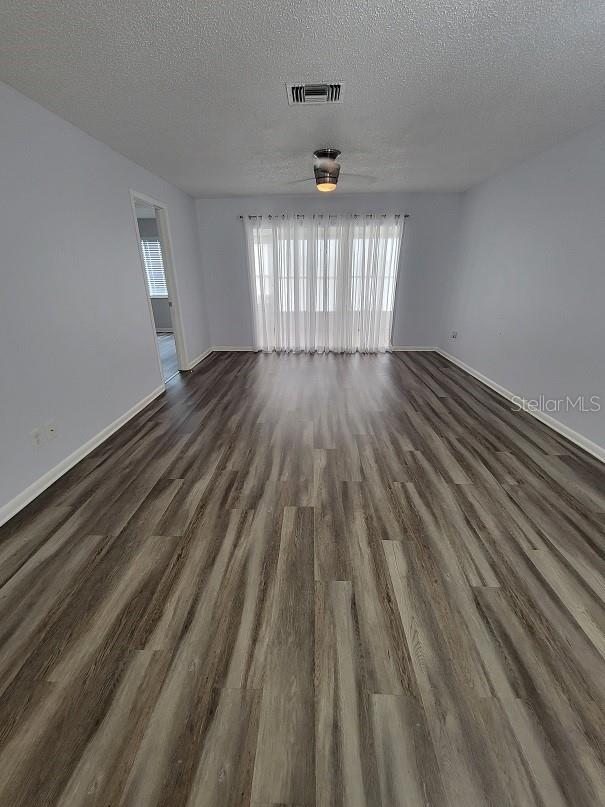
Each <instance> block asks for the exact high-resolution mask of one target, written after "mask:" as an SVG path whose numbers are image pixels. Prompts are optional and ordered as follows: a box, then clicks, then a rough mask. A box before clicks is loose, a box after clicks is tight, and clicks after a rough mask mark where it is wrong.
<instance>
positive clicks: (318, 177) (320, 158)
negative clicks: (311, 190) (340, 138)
mask: <svg viewBox="0 0 605 807" xmlns="http://www.w3.org/2000/svg"><path fill="white" fill-rule="evenodd" d="M339 155H340V151H339V150H338V149H332V148H329V149H318V150H317V151H315V152H314V153H313V159H314V161H315V165H314V166H313V173H314V174H315V187H316V188H317V190H318V191H321V192H322V193H329V192H330V191H333V190H336V185H337V184H338V176H339V174H340V164H339V163H337V162H336V159H337V158H338V156H339Z"/></svg>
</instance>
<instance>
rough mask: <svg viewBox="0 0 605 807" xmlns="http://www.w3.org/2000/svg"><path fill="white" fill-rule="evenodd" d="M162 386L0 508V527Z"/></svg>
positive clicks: (121, 424) (138, 408)
mask: <svg viewBox="0 0 605 807" xmlns="http://www.w3.org/2000/svg"><path fill="white" fill-rule="evenodd" d="M164 389H165V387H164V385H163V384H162V386H161V387H156V389H154V391H153V392H150V393H149V395H146V396H145V397H144V398H143V399H142V400H141V401H139V402H138V403H136V404H135V405H134V406H132V407H131V408H130V409H129V410H128V412H125V413H124V414H123V415H120V417H119V418H117V419H116V420H114V421H113V423H110V424H109V426H106V428H104V429H103V430H102V431H100V432H99V433H98V434H95V436H94V437H91V439H90V440H88V442H86V443H84V445H83V446H80V448H77V449H76V450H75V451H74V452H73V453H72V454H70V455H69V457H66V458H65V459H64V460H62V461H61V462H60V463H59V464H58V465H55V467H54V468H51V469H50V471H47V472H46V473H45V474H43V475H42V476H41V477H40V478H39V479H36V481H35V482H33V483H32V484H31V485H30V486H29V487H28V488H26V489H25V490H24V491H22V492H21V493H19V494H18V495H17V496H15V498H14V499H11V501H10V502H8V503H7V504H5V505H3V506H2V507H0V525H2V524H4V523H5V522H6V521H8V520H9V518H12V517H13V516H14V515H16V514H17V513H18V512H19V510H22V509H23V508H24V507H25V506H26V505H28V504H29V503H30V502H31V501H33V500H34V499H35V498H36V496H39V495H40V494H41V493H43V492H44V491H45V490H46V488H48V487H50V485H52V484H53V482H56V481H57V479H59V477H61V476H63V474H65V473H67V471H69V470H70V468H73V467H74V465H77V463H78V462H80V460H83V459H84V457H86V456H87V455H88V454H90V452H91V451H93V450H94V449H95V448H96V447H97V446H99V445H101V443H103V442H104V441H105V440H107V438H108V437H111V435H112V434H113V433H114V432H117V430H118V429H120V428H121V427H122V426H123V425H124V424H125V423H127V422H128V421H129V420H131V419H132V418H133V417H134V416H135V415H138V413H139V412H140V411H141V410H142V409H145V407H146V406H148V405H149V404H150V403H151V402H152V401H153V400H155V398H157V397H158V395H161V394H162V393H163V392H164Z"/></svg>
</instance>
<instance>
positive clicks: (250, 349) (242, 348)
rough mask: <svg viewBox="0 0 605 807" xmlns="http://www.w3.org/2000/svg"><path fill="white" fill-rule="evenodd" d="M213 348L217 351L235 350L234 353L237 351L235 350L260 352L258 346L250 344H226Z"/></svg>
mask: <svg viewBox="0 0 605 807" xmlns="http://www.w3.org/2000/svg"><path fill="white" fill-rule="evenodd" d="M212 350H215V351H216V352H217V353H223V352H225V351H226V352H229V353H231V352H233V353H235V352H244V353H258V348H256V347H250V346H248V347H241V346H237V345H226V346H223V347H213V348H212Z"/></svg>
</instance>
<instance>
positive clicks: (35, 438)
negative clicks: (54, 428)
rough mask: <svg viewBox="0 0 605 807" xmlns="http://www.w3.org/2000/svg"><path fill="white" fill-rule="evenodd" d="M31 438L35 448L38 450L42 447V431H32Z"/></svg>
mask: <svg viewBox="0 0 605 807" xmlns="http://www.w3.org/2000/svg"><path fill="white" fill-rule="evenodd" d="M29 436H30V437H31V440H32V445H33V446H36V448H37V447H38V446H40V445H42V433H41V432H40V429H32V431H31V432H30V433H29Z"/></svg>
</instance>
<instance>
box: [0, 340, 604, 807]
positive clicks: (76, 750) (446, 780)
mask: <svg viewBox="0 0 605 807" xmlns="http://www.w3.org/2000/svg"><path fill="white" fill-rule="evenodd" d="M604 527H605V475H604V473H603V466H602V465H600V464H599V463H598V462H597V461H596V460H592V459H591V458H590V457H588V456H587V455H585V454H583V453H582V452H580V451H579V450H578V449H576V448H575V447H574V446H572V445H571V444H569V443H567V442H566V441H565V440H564V439H562V438H561V437H559V436H558V435H556V434H555V433H553V432H551V431H549V430H548V429H547V428H546V427H545V426H542V425H541V424H540V423H539V422H537V421H536V420H534V419H532V418H530V417H529V416H528V415H526V414H524V413H514V412H512V411H511V406H510V405H509V404H508V403H506V402H505V401H504V400H503V399H501V398H499V397H498V396H497V395H495V394H494V393H492V392H491V391H490V390H488V389H487V388H485V387H483V386H482V385H481V384H479V383H478V382H476V381H475V380H473V379H472V378H470V377H469V376H467V375H465V374H464V373H463V372H462V371H461V370H459V369H458V368H457V367H454V366H452V365H451V364H449V363H448V362H447V361H446V360H445V359H443V358H441V357H439V356H438V355H435V354H430V353H416V354H397V355H386V356H373V357H371V356H334V355H329V356H300V355H298V356H277V355H255V354H243V353H240V354H222V355H219V356H213V357H211V358H210V359H208V360H207V361H206V362H205V363H204V364H203V365H201V366H200V368H199V369H198V370H197V371H195V372H194V373H192V374H190V375H188V376H186V377H182V378H181V379H180V380H179V381H178V382H177V383H175V384H173V385H172V386H171V388H170V389H169V391H168V392H167V393H166V394H164V395H163V396H162V397H161V398H159V399H158V400H157V401H155V402H154V403H153V404H152V405H150V406H149V407H148V408H147V409H146V410H145V411H144V412H143V413H142V414H140V415H139V416H138V417H137V418H136V419H135V420H133V421H131V422H130V423H129V424H128V425H127V426H126V427H125V428H124V429H122V430H121V431H120V432H119V433H117V434H116V435H114V436H113V437H112V438H111V439H110V440H109V441H108V442H107V443H105V444H104V445H102V446H101V447H99V448H98V449H97V450H96V451H95V452H94V453H93V454H91V455H90V456H89V457H88V458H87V459H86V460H84V461H83V462H82V463H81V464H80V465H78V466H77V467H76V468H75V469H73V470H72V471H71V472H70V473H69V474H68V475H67V476H66V477H64V478H63V479H62V480H61V481H60V482H59V483H57V484H56V485H55V486H54V487H53V488H52V489H50V490H49V491H47V493H45V494H44V495H43V496H42V497H41V498H40V499H39V500H37V501H36V502H35V503H34V504H33V505H32V506H30V507H29V508H28V509H27V510H26V511H24V512H23V513H22V514H21V515H20V516H18V517H17V518H15V519H14V520H13V521H12V522H11V523H10V524H8V525H6V526H5V527H4V528H3V529H2V530H1V531H0V586H1V587H0V609H1V611H0V804H1V805H2V806H3V807H13V806H14V805H23V806H24V807H34V805H61V807H78V806H80V805H81V806H82V807H93V806H94V807H117V806H119V805H128V807H133V806H134V805H136V806H137V807H156V806H157V807H159V806H160V805H163V806H167V805H174V807H231V806H235V805H250V804H253V805H255V807H268V805H292V806H294V805H298V807H301V806H302V807H328V806H330V807H333V806H334V805H343V807H344V805H346V807H363V806H364V805H366V806H368V807H400V806H403V805H405V806H406V807H421V806H422V807H426V805H431V806H432V807H441V805H449V806H450V807H486V805H492V806H493V807H506V805H519V806H522V807H528V806H529V805H542V807H563V805H568V806H569V807H591V806H592V805H603V804H604V803H605V765H604V754H605V745H604V733H605V661H604V655H605V638H604V629H605V611H604V599H605V538H604Z"/></svg>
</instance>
